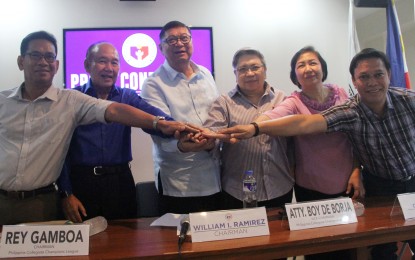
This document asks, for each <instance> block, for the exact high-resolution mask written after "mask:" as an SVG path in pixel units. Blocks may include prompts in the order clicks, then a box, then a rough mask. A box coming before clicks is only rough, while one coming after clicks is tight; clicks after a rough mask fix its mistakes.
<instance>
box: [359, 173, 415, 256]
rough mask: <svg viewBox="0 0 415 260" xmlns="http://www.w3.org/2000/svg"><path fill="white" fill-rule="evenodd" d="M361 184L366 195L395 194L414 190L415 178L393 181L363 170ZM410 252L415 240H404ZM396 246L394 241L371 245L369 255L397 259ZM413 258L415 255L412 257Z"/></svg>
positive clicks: (414, 248) (413, 248)
mask: <svg viewBox="0 0 415 260" xmlns="http://www.w3.org/2000/svg"><path fill="white" fill-rule="evenodd" d="M363 184H364V186H365V189H366V197H376V196H396V195H397V194H400V193H406V192H415V178H412V179H411V180H409V181H405V182H402V181H393V180H387V179H383V178H379V177H376V176H373V175H371V174H370V173H368V172H365V171H363ZM406 242H408V244H409V247H410V248H411V250H412V252H415V251H414V250H415V240H409V241H406ZM397 250H398V246H397V244H396V243H386V244H381V245H376V246H373V248H372V251H371V255H372V259H385V260H389V259H391V260H392V259H397V255H396V251H397ZM412 259H415V257H412Z"/></svg>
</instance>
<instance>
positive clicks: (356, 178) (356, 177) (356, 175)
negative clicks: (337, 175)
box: [346, 168, 365, 199]
mask: <svg viewBox="0 0 415 260" xmlns="http://www.w3.org/2000/svg"><path fill="white" fill-rule="evenodd" d="M352 190H353V194H352V199H363V198H364V197H365V188H364V186H363V183H362V179H361V177H360V168H355V169H353V172H352V174H351V175H350V177H349V181H348V183H347V189H346V194H349V193H350V192H351V191H352Z"/></svg>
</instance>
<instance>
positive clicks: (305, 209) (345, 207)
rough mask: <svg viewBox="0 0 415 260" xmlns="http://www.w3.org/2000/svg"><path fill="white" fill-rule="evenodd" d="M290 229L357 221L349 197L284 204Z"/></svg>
mask: <svg viewBox="0 0 415 260" xmlns="http://www.w3.org/2000/svg"><path fill="white" fill-rule="evenodd" d="M285 208H286V210H287V216H288V222H289V225H290V230H300V229H307V228H316V227H325V226H335V225H340V224H349V223H354V222H357V217H356V212H355V210H354V207H353V202H352V200H351V199H350V198H339V199H330V200H319V201H313V202H303V203H296V204H286V205H285Z"/></svg>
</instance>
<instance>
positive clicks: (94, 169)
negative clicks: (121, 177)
mask: <svg viewBox="0 0 415 260" xmlns="http://www.w3.org/2000/svg"><path fill="white" fill-rule="evenodd" d="M128 170H130V164H129V163H125V164H119V165H111V166H72V169H71V172H72V173H74V174H85V173H87V174H93V175H107V174H121V173H124V172H126V171H128Z"/></svg>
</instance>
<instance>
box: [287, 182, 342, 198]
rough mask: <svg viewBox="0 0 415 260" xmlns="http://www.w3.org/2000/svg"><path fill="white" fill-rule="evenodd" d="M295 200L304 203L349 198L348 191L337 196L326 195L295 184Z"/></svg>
mask: <svg viewBox="0 0 415 260" xmlns="http://www.w3.org/2000/svg"><path fill="white" fill-rule="evenodd" d="M294 191H295V199H296V200H297V202H303V201H312V200H324V199H334V198H338V197H347V196H348V195H347V194H346V191H344V192H341V193H337V194H325V193H321V192H319V191H315V190H310V189H307V188H304V187H301V186H298V185H297V184H295V186H294Z"/></svg>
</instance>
